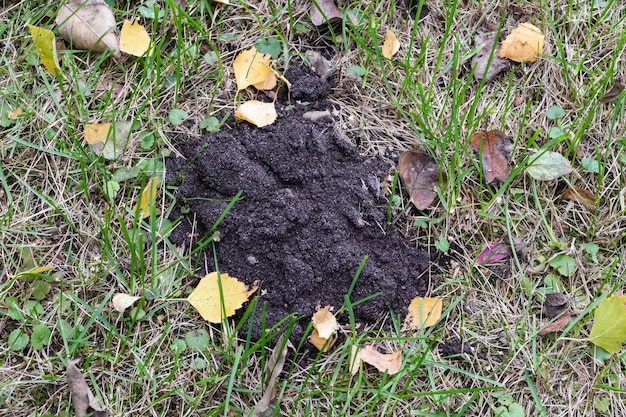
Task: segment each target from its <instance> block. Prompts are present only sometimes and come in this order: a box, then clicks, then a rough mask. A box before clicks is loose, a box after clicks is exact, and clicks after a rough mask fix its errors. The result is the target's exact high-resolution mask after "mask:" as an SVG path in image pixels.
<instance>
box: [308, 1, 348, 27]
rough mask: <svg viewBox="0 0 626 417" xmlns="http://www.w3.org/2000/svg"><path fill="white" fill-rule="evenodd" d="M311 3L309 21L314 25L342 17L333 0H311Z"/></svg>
mask: <svg viewBox="0 0 626 417" xmlns="http://www.w3.org/2000/svg"><path fill="white" fill-rule="evenodd" d="M311 3H312V4H311V23H313V24H314V25H315V26H321V25H323V24H324V23H326V22H334V21H337V20H340V19H342V18H343V13H341V10H339V8H338V7H337V5H335V2H334V1H333V0H313V1H312V2H311Z"/></svg>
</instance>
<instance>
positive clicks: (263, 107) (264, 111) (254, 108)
mask: <svg viewBox="0 0 626 417" xmlns="http://www.w3.org/2000/svg"><path fill="white" fill-rule="evenodd" d="M235 117H237V118H238V119H242V120H245V121H247V122H250V123H252V124H253V125H255V126H257V127H263V126H268V125H271V124H272V123H274V122H275V121H276V117H278V115H277V114H276V108H275V107H274V103H263V102H261V101H258V100H249V101H246V102H245V103H243V104H242V105H241V106H239V107H238V108H237V110H236V111H235Z"/></svg>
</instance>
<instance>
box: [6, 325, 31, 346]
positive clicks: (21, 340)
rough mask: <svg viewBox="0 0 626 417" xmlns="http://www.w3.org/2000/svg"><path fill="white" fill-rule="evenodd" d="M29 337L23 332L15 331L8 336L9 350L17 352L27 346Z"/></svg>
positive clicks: (20, 330)
mask: <svg viewBox="0 0 626 417" xmlns="http://www.w3.org/2000/svg"><path fill="white" fill-rule="evenodd" d="M28 341H29V337H28V335H27V334H26V333H24V330H22V329H15V330H13V331H12V332H11V333H10V334H9V349H10V350H13V351H18V350H22V349H24V348H25V347H26V346H28Z"/></svg>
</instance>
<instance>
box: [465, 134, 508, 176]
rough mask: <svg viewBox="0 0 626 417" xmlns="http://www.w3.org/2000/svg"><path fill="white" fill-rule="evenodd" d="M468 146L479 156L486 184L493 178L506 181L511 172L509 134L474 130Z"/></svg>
mask: <svg viewBox="0 0 626 417" xmlns="http://www.w3.org/2000/svg"><path fill="white" fill-rule="evenodd" d="M470 146H471V147H472V149H474V151H476V152H478V153H479V154H480V156H481V161H482V166H483V175H484V176H485V181H486V182H487V184H489V183H492V182H493V181H495V180H498V181H502V182H504V181H506V179H507V178H508V177H509V174H510V173H511V166H510V165H509V156H510V153H511V150H512V149H513V145H511V137H510V136H507V135H505V134H504V133H502V132H500V131H499V130H490V131H489V132H476V133H474V134H473V135H472V137H471V138H470Z"/></svg>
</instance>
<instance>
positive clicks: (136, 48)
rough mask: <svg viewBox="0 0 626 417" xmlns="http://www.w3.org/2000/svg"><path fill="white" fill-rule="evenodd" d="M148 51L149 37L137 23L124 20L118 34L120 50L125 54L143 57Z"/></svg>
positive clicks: (144, 29)
mask: <svg viewBox="0 0 626 417" xmlns="http://www.w3.org/2000/svg"><path fill="white" fill-rule="evenodd" d="M149 49H150V35H148V32H146V28H145V27H143V26H142V25H140V24H139V22H133V23H131V22H130V21H129V20H124V24H123V25H122V31H121V32H120V50H121V51H122V52H126V53H127V54H131V55H135V56H143V55H144V54H145V53H146V52H147V51H148V50H149Z"/></svg>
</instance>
